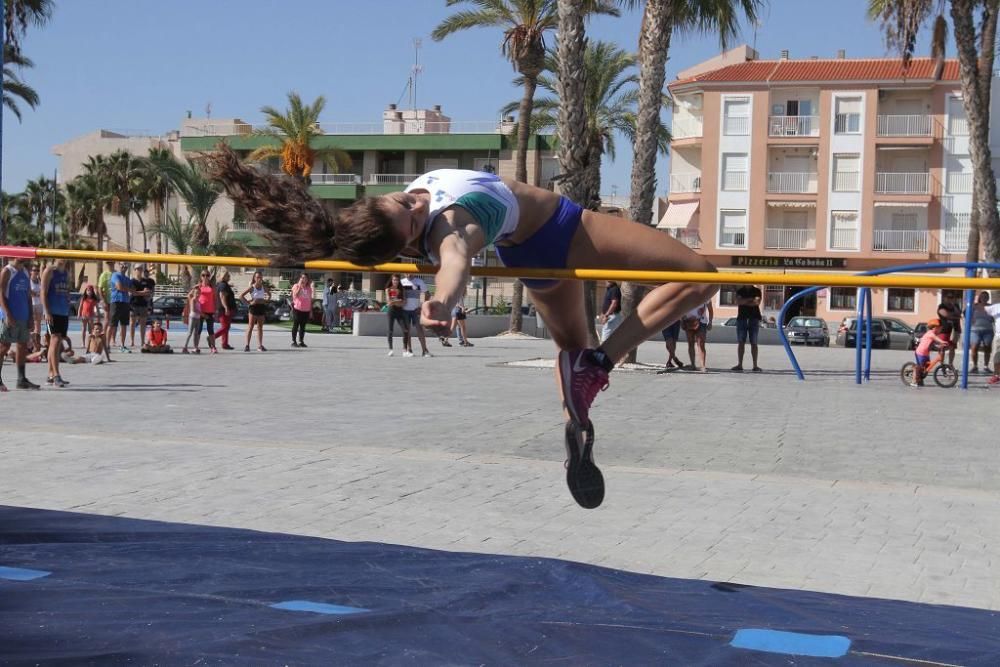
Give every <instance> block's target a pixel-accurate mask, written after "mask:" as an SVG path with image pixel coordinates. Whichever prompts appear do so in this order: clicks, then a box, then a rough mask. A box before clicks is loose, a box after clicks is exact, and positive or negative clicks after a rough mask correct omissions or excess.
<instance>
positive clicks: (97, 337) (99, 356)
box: [84, 322, 111, 365]
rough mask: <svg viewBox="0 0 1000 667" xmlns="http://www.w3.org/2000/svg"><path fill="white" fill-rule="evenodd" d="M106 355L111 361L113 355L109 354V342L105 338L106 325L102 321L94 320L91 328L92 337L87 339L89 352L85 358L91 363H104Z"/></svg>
mask: <svg viewBox="0 0 1000 667" xmlns="http://www.w3.org/2000/svg"><path fill="white" fill-rule="evenodd" d="M105 357H107V360H108V361H111V355H109V354H108V344H107V342H106V341H105V340H104V326H103V325H102V324H101V323H100V322H94V324H93V326H92V327H91V329H90V338H88V339H87V352H86V354H85V355H84V358H85V359H86V360H87V361H88V362H89V363H91V364H95V365H96V364H103V363H104V359H105Z"/></svg>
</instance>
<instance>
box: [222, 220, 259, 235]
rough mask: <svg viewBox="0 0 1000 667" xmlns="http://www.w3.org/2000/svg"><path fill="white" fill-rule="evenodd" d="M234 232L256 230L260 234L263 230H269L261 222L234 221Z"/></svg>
mask: <svg viewBox="0 0 1000 667" xmlns="http://www.w3.org/2000/svg"><path fill="white" fill-rule="evenodd" d="M230 231H233V232H254V233H256V234H259V233H261V232H264V231H267V228H266V227H264V225H262V224H260V223H259V222H233V226H232V229H230Z"/></svg>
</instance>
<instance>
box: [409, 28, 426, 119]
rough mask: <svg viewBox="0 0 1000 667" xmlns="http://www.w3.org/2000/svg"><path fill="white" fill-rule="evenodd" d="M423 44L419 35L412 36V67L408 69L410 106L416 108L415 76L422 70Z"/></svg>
mask: <svg viewBox="0 0 1000 667" xmlns="http://www.w3.org/2000/svg"><path fill="white" fill-rule="evenodd" d="M423 45H424V40H422V39H420V38H419V37H414V38H413V67H412V68H411V69H410V108H411V109H413V110H414V111H416V109H417V76H418V75H419V74H420V73H421V72H423V71H424V67H423V65H421V64H420V48H421V47H422V46H423Z"/></svg>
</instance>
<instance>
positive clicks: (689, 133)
mask: <svg viewBox="0 0 1000 667" xmlns="http://www.w3.org/2000/svg"><path fill="white" fill-rule="evenodd" d="M701 128H702V122H701V118H698V117H697V116H686V117H685V116H682V117H680V118H676V117H675V118H674V120H673V121H672V122H671V124H670V134H671V136H672V137H673V138H674V139H691V138H693V137H700V136H701V132H702V129H701Z"/></svg>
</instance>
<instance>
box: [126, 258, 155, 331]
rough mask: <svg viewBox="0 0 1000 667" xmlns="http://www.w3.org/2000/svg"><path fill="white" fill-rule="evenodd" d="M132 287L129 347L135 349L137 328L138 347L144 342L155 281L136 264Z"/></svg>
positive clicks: (146, 271) (145, 270)
mask: <svg viewBox="0 0 1000 667" xmlns="http://www.w3.org/2000/svg"><path fill="white" fill-rule="evenodd" d="M133 276H134V278H133V281H132V285H133V287H134V288H135V291H134V292H133V293H132V319H131V323H130V325H129V347H135V329H136V327H138V328H139V345H140V346H141V345H142V342H143V341H144V340H146V323H147V322H148V321H149V306H150V304H151V303H152V300H153V291H154V290H155V289H156V281H155V280H153V279H152V278H150V277H149V271H148V270H147V269H145V268H143V267H142V266H140V265H138V264H136V266H135V271H134V272H133Z"/></svg>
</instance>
